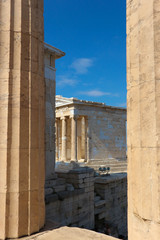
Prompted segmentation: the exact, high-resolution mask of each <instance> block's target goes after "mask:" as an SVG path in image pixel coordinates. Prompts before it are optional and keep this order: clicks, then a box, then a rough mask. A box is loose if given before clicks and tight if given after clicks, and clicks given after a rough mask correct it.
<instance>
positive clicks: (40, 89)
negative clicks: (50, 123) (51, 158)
mask: <svg viewBox="0 0 160 240" xmlns="http://www.w3.org/2000/svg"><path fill="white" fill-rule="evenodd" d="M43 44H44V43H43V0H34V1H32V0H23V1H22V0H19V1H17V0H5V1H0V239H5V238H17V237H20V236H23V235H30V234H31V233H33V232H37V231H39V229H40V228H42V227H43V225H44V218H45V216H44V215H45V213H44V212H45V211H44V210H45V205H44V168H45V162H44V138H45V137H44V119H45V113H44V112H45V101H44V99H45V98H44V70H43V66H44V59H43Z"/></svg>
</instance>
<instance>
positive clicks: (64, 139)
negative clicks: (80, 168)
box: [61, 117, 67, 161]
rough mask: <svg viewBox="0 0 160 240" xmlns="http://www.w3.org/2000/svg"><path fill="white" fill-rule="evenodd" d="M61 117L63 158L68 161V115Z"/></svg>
mask: <svg viewBox="0 0 160 240" xmlns="http://www.w3.org/2000/svg"><path fill="white" fill-rule="evenodd" d="M61 119H62V154H61V160H62V161H66V160H67V120H66V117H63V118H61Z"/></svg>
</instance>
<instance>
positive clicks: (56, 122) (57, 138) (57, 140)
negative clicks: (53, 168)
mask: <svg viewBox="0 0 160 240" xmlns="http://www.w3.org/2000/svg"><path fill="white" fill-rule="evenodd" d="M55 130H56V161H58V160H59V119H58V118H56V121H55Z"/></svg>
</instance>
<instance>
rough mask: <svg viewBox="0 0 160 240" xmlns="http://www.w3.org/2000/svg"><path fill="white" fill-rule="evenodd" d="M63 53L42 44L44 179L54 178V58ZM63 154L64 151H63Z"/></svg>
mask: <svg viewBox="0 0 160 240" xmlns="http://www.w3.org/2000/svg"><path fill="white" fill-rule="evenodd" d="M64 55H65V53H64V52H62V51H61V50H59V49H57V48H55V47H53V46H50V45H49V44H47V43H45V44H44V67H45V86H46V92H45V94H46V128H45V147H46V149H45V156H46V165H45V169H46V179H53V178H54V168H55V78H56V69H55V61H56V59H58V58H60V57H63V56H64ZM64 156H65V153H64Z"/></svg>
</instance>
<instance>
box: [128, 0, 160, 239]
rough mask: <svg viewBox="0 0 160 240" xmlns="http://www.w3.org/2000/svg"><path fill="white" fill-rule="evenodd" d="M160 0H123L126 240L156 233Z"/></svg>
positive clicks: (159, 167)
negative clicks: (126, 185)
mask: <svg viewBox="0 0 160 240" xmlns="http://www.w3.org/2000/svg"><path fill="white" fill-rule="evenodd" d="M159 12H160V0H149V1H146V0H133V1H130V0H127V89H128V92H127V145H128V146H127V153H128V154H127V155H128V233H129V240H132V239H133V240H134V239H136V240H141V239H145V240H149V239H159V236H160V224H159V219H160V211H159V209H160V202H159V199H160V184H159V179H160V121H159V119H160V61H159V59H160V27H159V26H160V25H159V23H160V14H159Z"/></svg>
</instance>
